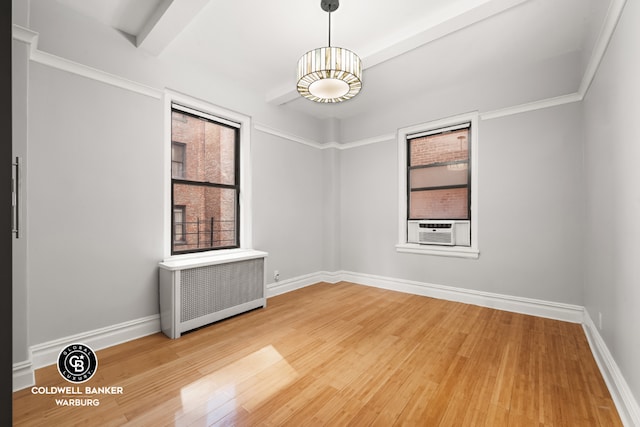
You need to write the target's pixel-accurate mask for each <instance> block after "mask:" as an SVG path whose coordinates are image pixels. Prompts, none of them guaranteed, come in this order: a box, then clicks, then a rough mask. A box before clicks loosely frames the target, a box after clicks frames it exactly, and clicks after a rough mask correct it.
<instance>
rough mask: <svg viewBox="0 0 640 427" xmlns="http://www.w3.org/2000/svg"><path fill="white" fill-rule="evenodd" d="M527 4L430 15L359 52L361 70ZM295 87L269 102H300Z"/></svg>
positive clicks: (505, 0)
mask: <svg viewBox="0 0 640 427" xmlns="http://www.w3.org/2000/svg"><path fill="white" fill-rule="evenodd" d="M526 1H529V0H469V1H467V2H466V3H464V4H459V5H458V6H457V7H451V8H449V9H447V10H445V11H442V13H440V14H438V15H437V16H429V17H427V18H426V19H424V20H422V21H419V22H418V23H417V24H414V25H413V26H408V27H407V29H406V31H405V32H403V33H402V34H395V35H391V36H389V37H387V38H386V39H383V40H381V42H380V43H379V44H378V46H377V47H376V48H375V50H371V51H369V52H360V54H361V58H362V67H363V69H367V68H371V67H374V66H376V65H378V64H381V63H383V62H385V61H388V60H390V59H393V58H395V57H397V56H400V55H402V54H404V53H407V52H409V51H410V50H413V49H416V48H418V47H420V46H423V45H425V44H428V43H431V42H433V41H435V40H438V39H439V38H442V37H444V36H446V35H448V34H451V33H453V32H455V31H458V30H461V29H463V28H465V27H468V26H471V25H473V24H475V23H477V22H480V21H483V20H485V19H487V18H489V17H491V16H494V15H497V14H499V13H501V12H504V11H506V10H507V9H511V8H512V7H514V6H517V5H519V4H522V3H524V2H526ZM355 51H356V52H357V51H358V50H357V49H355ZM293 65H295V64H293ZM295 86H296V85H295V82H290V83H289V84H287V85H282V86H280V87H279V88H276V89H274V90H272V91H270V92H269V93H268V94H267V96H266V101H267V102H268V103H270V104H273V105H282V104H286V103H287V102H290V101H293V100H295V99H297V97H298V92H297V90H296V88H295Z"/></svg>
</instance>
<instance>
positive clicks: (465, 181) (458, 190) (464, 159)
mask: <svg viewBox="0 0 640 427" xmlns="http://www.w3.org/2000/svg"><path fill="white" fill-rule="evenodd" d="M477 135H478V132H477V114H467V115H463V116H456V117H452V118H450V119H445V120H439V121H437V122H432V123H426V124H422V125H417V126H412V127H410V128H404V129H400V130H399V132H398V156H399V170H400V176H399V180H400V201H399V204H400V216H399V218H400V226H399V242H398V245H397V246H396V247H397V249H398V251H400V252H415V253H426V254H432V255H446V256H459V257H468V258H475V257H477V256H478V245H477V235H478V234H477V146H478V144H477Z"/></svg>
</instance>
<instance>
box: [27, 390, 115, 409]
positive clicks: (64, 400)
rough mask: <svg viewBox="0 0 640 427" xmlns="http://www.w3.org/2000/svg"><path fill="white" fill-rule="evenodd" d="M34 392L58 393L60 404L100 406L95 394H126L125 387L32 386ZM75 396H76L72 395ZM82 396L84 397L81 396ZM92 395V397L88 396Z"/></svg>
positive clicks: (57, 401) (56, 400)
mask: <svg viewBox="0 0 640 427" xmlns="http://www.w3.org/2000/svg"><path fill="white" fill-rule="evenodd" d="M31 393H32V394H44V395H58V396H61V397H60V398H56V399H55V402H56V405H58V406H98V405H100V399H96V398H94V397H93V396H96V395H105V394H109V395H110V394H124V388H123V387H72V386H68V387H31ZM71 396H75V397H73V398H72V397H71ZM80 396H82V397H83V398H80ZM87 396H92V397H87Z"/></svg>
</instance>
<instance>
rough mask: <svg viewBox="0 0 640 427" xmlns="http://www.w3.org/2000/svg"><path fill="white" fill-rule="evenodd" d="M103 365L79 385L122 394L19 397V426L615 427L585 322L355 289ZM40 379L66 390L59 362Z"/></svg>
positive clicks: (276, 302) (146, 346) (295, 299)
mask: <svg viewBox="0 0 640 427" xmlns="http://www.w3.org/2000/svg"><path fill="white" fill-rule="evenodd" d="M97 356H98V370H97V373H96V374H95V376H94V377H93V378H92V379H91V380H90V381H88V382H87V383H85V384H82V385H81V388H82V390H84V387H86V386H91V387H99V386H119V387H123V393H122V394H121V395H99V396H97V397H98V399H99V406H97V407H78V408H75V407H59V406H56V403H55V398H56V397H57V398H60V397H61V396H59V395H58V396H51V395H34V394H33V393H32V391H31V389H26V390H21V391H19V392H17V393H14V421H15V423H14V424H15V425H17V426H70V425H88V426H92V425H95V426H110V425H112V426H120V425H134V426H173V425H177V426H191V425H193V426H209V425H236V426H254V425H264V426H280V425H290V426H315V425H328V426H342V425H362V426H368V425H379V426H392V425H419V426H581V427H582V426H618V425H621V422H620V419H619V417H618V414H617V412H616V409H615V407H614V404H613V402H612V400H611V397H610V395H609V392H608V390H607V388H606V386H605V384H604V381H603V380H602V377H601V375H600V373H599V371H598V368H597V366H596V363H595V362H594V359H593V357H592V355H591V352H590V350H589V346H588V343H587V340H586V338H585V335H584V332H583V330H582V328H581V326H580V325H577V324H571V323H565V322H560V321H555V320H549V319H542V318H537V317H532V316H525V315H520V314H514V313H508V312H504V311H498V310H492V309H488V308H483V307H477V306H473V305H466V304H460V303H455V302H448V301H440V300H436V299H431V298H425V297H420V296H415V295H408V294H403V293H398V292H392V291H386V290H381V289H376V288H370V287H365V286H359V285H354V284H350V283H338V284H326V283H319V284H317V285H314V286H310V287H307V288H304V289H301V290H298V291H294V292H290V293H288V294H285V295H280V296H277V297H274V298H271V299H269V301H268V307H267V308H266V309H259V310H255V311H252V312H250V313H246V314H243V315H240V316H237V317H234V318H232V319H228V320H225V321H222V322H218V323H216V324H214V325H211V326H208V327H205V328H202V329H200V330H198V331H195V332H192V333H189V334H187V335H183V336H182V337H181V338H180V339H177V340H170V339H168V338H166V337H165V336H164V335H162V334H155V335H152V336H148V337H145V338H141V339H138V340H135V341H131V342H128V343H125V344H122V345H118V346H114V347H111V348H108V349H105V350H102V351H98V352H97ZM36 380H37V386H38V387H51V386H69V385H72V384H71V383H67V382H66V381H65V380H63V379H62V378H61V377H60V375H59V374H58V372H57V370H56V367H55V366H50V367H46V368H43V369H40V370H38V371H37V372H36ZM70 397H72V398H77V397H78V396H70ZM81 398H84V396H81Z"/></svg>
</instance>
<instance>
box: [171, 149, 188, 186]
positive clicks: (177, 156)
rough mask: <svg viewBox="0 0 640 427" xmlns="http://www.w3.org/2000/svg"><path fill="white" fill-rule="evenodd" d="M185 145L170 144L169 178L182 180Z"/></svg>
mask: <svg viewBox="0 0 640 427" xmlns="http://www.w3.org/2000/svg"><path fill="white" fill-rule="evenodd" d="M186 146H187V145H186V144H182V143H180V142H172V143H171V178H184V153H185V151H186Z"/></svg>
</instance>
